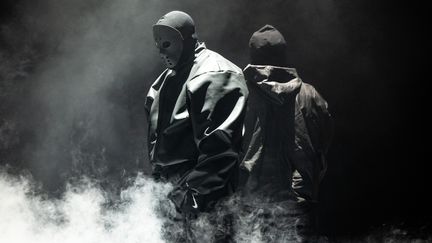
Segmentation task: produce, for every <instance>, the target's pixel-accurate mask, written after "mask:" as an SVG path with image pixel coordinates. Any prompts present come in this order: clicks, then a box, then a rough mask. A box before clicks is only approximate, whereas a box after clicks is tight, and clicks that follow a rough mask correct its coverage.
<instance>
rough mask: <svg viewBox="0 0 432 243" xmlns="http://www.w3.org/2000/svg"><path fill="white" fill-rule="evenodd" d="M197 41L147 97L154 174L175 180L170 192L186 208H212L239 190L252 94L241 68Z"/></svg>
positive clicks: (149, 145) (171, 196) (154, 85)
mask: <svg viewBox="0 0 432 243" xmlns="http://www.w3.org/2000/svg"><path fill="white" fill-rule="evenodd" d="M194 47H196V48H194V49H193V50H192V55H190V56H189V57H188V58H183V60H182V58H180V59H179V60H180V61H179V62H178V63H177V65H174V66H171V67H170V66H169V65H167V67H168V69H166V70H165V71H164V72H163V73H162V74H161V75H160V76H159V78H158V79H157V80H156V81H155V82H154V83H153V85H152V86H151V88H150V90H149V92H148V96H147V99H146V109H147V112H148V121H149V134H148V151H149V157H150V163H151V164H152V168H153V175H154V176H155V177H156V178H157V179H162V180H164V181H168V182H171V183H173V184H174V190H173V191H172V192H171V194H170V198H171V200H172V201H173V202H174V204H175V205H176V206H177V208H178V209H179V210H181V211H204V210H207V209H209V208H210V207H211V205H212V204H213V203H214V202H216V201H217V200H218V199H220V198H221V197H223V196H225V195H228V194H229V193H230V192H232V191H233V190H234V188H235V186H236V183H237V179H238V165H239V158H238V157H239V151H240V149H241V139H242V134H241V132H242V125H243V119H244V115H245V108H246V99H247V95H248V91H247V87H246V84H245V81H244V78H243V74H242V71H241V69H240V68H238V67H237V66H235V65H234V64H233V63H231V62H230V61H228V60H227V59H225V58H224V57H222V56H221V55H219V54H217V53H216V52H213V51H211V50H208V49H206V47H205V45H204V44H203V43H201V44H200V43H196V44H195V46H194ZM168 58H169V56H168ZM168 61H169V60H168ZM168 61H167V62H168ZM170 63H173V62H172V61H170ZM170 63H168V64H170ZM174 63H175V60H174Z"/></svg>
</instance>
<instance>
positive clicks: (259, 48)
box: [241, 25, 333, 242]
mask: <svg viewBox="0 0 432 243" xmlns="http://www.w3.org/2000/svg"><path fill="white" fill-rule="evenodd" d="M249 46H250V57H251V64H249V65H248V66H247V67H246V68H245V69H244V75H245V78H246V81H247V85H248V88H249V92H250V95H249V101H248V111H247V115H246V122H245V124H246V132H245V149H244V150H245V155H244V158H243V161H242V164H241V171H242V173H241V182H242V191H243V195H244V197H245V200H244V201H245V202H246V205H247V207H249V208H250V209H251V210H252V211H254V210H255V212H256V210H257V209H259V210H261V211H260V212H263V214H265V215H266V216H265V217H264V218H266V217H267V218H268V221H269V222H272V221H273V222H275V223H276V226H275V227H273V228H272V229H264V231H266V232H267V233H268V234H273V235H277V234H279V233H281V232H282V233H281V234H279V236H280V237H282V238H279V240H281V241H282V242H285V241H292V240H293V239H292V237H300V241H302V240H303V239H304V238H302V237H303V236H302V235H304V232H302V231H301V230H298V228H303V231H305V230H307V228H310V227H313V222H311V221H313V220H312V219H311V217H312V216H313V215H312V212H311V210H312V207H311V206H312V205H313V204H314V203H315V202H316V201H317V198H318V187H319V183H320V181H321V179H322V177H323V175H324V173H325V170H326V167H327V164H326V161H325V157H324V156H325V154H326V152H327V149H328V147H329V144H330V139H331V136H332V131H333V126H332V120H331V116H330V114H329V112H328V110H327V103H326V101H325V100H324V99H323V98H322V97H321V96H320V95H319V93H318V92H317V91H316V90H315V89H314V87H313V86H311V85H309V84H307V83H304V82H302V80H301V79H300V77H299V75H298V74H297V72H296V70H295V69H294V68H289V67H287V58H286V53H285V51H286V42H285V39H284V37H283V36H282V35H281V33H280V32H279V31H277V30H276V29H275V28H274V27H273V26H270V25H266V26H264V27H262V28H261V29H259V30H258V31H256V32H255V33H254V34H253V35H252V37H251V39H250V42H249ZM261 216H262V215H261ZM262 225H268V224H267V223H262ZM292 226H295V227H297V228H295V229H292V230H289V229H287V227H292ZM278 227H279V228H278ZM272 230H275V231H277V230H280V232H272ZM290 232H291V233H293V234H291V235H289V234H290ZM284 234H285V235H284ZM287 234H288V235H287ZM284 237H285V238H284ZM272 241H273V240H272Z"/></svg>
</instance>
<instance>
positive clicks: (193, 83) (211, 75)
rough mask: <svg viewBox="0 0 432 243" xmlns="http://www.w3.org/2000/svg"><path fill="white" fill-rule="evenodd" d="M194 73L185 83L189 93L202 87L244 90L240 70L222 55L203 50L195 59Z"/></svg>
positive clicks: (244, 83)
mask: <svg viewBox="0 0 432 243" xmlns="http://www.w3.org/2000/svg"><path fill="white" fill-rule="evenodd" d="M195 65H197V66H196V71H195V72H194V73H193V75H191V78H190V79H189V80H188V82H187V87H188V89H189V90H190V91H193V90H196V89H198V88H199V87H202V86H207V87H208V86H211V87H225V88H228V87H233V86H236V87H240V88H242V89H247V88H246V82H245V80H244V77H243V72H242V70H241V69H240V68H239V67H238V66H236V65H235V64H233V63H232V62H230V61H229V60H228V59H226V58H224V57H223V56H222V55H220V54H218V53H216V52H214V51H211V50H209V49H205V50H203V51H202V53H200V55H199V56H198V57H197V59H196V64H195Z"/></svg>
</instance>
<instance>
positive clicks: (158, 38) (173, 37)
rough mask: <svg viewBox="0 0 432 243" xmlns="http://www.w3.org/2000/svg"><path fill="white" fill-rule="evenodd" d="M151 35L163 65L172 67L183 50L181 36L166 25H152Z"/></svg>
mask: <svg viewBox="0 0 432 243" xmlns="http://www.w3.org/2000/svg"><path fill="white" fill-rule="evenodd" d="M153 37H154V40H155V42H156V47H157V48H158V49H159V55H160V57H161V58H162V61H163V63H164V64H165V66H167V68H170V69H172V68H174V67H175V66H176V65H177V64H178V62H179V60H180V57H181V55H182V52H183V37H182V35H181V34H180V32H179V31H177V30H176V29H174V28H171V27H168V26H164V25H154V26H153Z"/></svg>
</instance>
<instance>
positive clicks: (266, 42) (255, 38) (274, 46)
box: [249, 25, 287, 67]
mask: <svg viewBox="0 0 432 243" xmlns="http://www.w3.org/2000/svg"><path fill="white" fill-rule="evenodd" d="M286 48H287V44H286V41H285V38H284V37H283V36H282V34H281V33H280V32H279V31H278V30H277V29H276V28H275V27H273V26H271V25H265V26H264V27H262V28H260V29H259V30H257V31H256V32H254V33H253V34H252V37H251V38H250V40H249V50H250V58H251V64H254V65H272V66H282V67H283V66H287V58H286Z"/></svg>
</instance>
